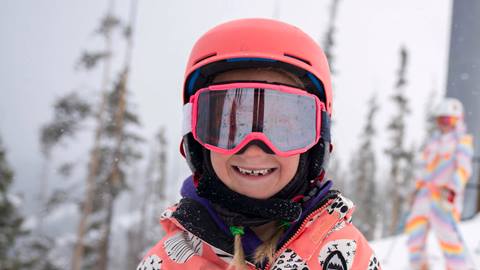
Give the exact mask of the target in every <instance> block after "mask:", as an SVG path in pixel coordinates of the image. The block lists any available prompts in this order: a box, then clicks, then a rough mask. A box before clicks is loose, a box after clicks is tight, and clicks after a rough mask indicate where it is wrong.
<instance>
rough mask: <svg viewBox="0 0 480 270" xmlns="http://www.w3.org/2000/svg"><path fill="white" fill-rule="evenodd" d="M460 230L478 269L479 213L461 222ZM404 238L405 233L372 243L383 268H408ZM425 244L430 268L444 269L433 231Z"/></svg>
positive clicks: (388, 269)
mask: <svg viewBox="0 0 480 270" xmlns="http://www.w3.org/2000/svg"><path fill="white" fill-rule="evenodd" d="M460 231H461V232H462V235H463V238H464V240H465V242H466V244H467V247H468V255H469V256H470V257H471V258H473V261H474V262H475V266H476V268H475V269H480V215H477V216H476V217H475V218H473V219H471V220H469V221H465V222H462V224H461V225H460ZM406 240H407V238H406V235H400V236H397V237H390V238H385V239H382V240H378V241H375V242H373V243H372V245H373V248H374V249H375V253H376V254H377V256H378V258H379V259H380V261H381V262H382V268H383V269H384V270H408V269H410V267H409V265H408V253H407V245H406ZM427 245H428V246H427V249H428V254H429V264H430V269H434V270H440V269H445V266H444V265H445V264H444V260H443V256H442V253H441V251H440V248H439V246H438V242H437V240H436V238H435V235H434V233H433V232H430V234H429V236H428V244H427Z"/></svg>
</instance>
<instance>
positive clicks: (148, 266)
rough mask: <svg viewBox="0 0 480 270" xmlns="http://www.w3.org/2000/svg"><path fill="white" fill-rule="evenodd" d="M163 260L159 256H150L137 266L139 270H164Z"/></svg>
mask: <svg viewBox="0 0 480 270" xmlns="http://www.w3.org/2000/svg"><path fill="white" fill-rule="evenodd" d="M162 262H163V261H162V259H160V258H159V257H158V256H157V255H152V256H148V257H147V258H145V259H144V260H143V261H142V262H140V264H139V265H138V266H137V270H160V269H162Z"/></svg>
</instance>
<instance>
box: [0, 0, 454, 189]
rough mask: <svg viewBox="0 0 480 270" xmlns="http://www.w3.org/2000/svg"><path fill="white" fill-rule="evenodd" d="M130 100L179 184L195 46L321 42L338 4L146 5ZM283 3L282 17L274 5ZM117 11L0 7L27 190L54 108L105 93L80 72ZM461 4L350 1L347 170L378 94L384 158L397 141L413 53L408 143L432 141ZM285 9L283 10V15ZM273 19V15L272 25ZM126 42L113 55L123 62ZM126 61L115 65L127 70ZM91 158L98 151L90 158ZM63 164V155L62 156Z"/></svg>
mask: <svg viewBox="0 0 480 270" xmlns="http://www.w3.org/2000/svg"><path fill="white" fill-rule="evenodd" d="M139 2H140V3H139V10H138V15H137V16H138V18H137V25H136V33H135V34H134V35H135V36H134V38H135V41H134V42H135V47H134V53H133V66H132V78H131V82H130V89H131V90H132V93H131V95H132V98H133V99H132V100H133V102H134V104H135V108H136V110H137V112H138V113H139V115H140V118H141V120H142V122H143V126H142V132H143V134H144V136H145V137H147V138H151V137H152V136H153V135H154V134H155V132H156V131H157V129H158V128H159V127H160V126H165V127H166V128H167V134H168V140H169V142H170V145H169V147H170V149H171V151H170V153H169V161H170V167H171V168H170V177H171V178H173V179H178V178H182V177H184V176H186V175H187V174H188V169H187V167H186V166H185V164H184V162H183V161H182V159H181V157H180V155H179V154H178V143H179V141H180V130H181V118H182V116H181V100H180V96H181V95H180V93H181V85H182V79H183V72H184V65H185V63H186V60H187V56H188V53H189V50H190V48H191V46H192V45H193V43H194V41H195V39H197V38H198V37H199V36H200V35H201V34H202V33H204V32H205V31H206V30H208V29H209V28H211V27H212V26H214V25H216V24H218V23H220V22H224V21H227V20H230V19H235V18H243V17H266V18H272V17H273V16H276V17H277V18H278V19H281V20H284V21H286V22H288V23H291V24H294V25H296V26H298V27H300V28H301V29H303V30H304V31H305V32H307V33H308V34H310V35H311V36H312V37H313V38H314V39H315V40H318V41H321V40H322V39H323V37H324V35H325V31H326V27H327V23H326V22H327V21H328V8H329V5H330V3H331V1H327V0H322V1H319V0H311V1H307V0H301V1H300V0H297V1H287V0H284V1H276V2H275V1H272V0H271V1H267V0H263V1H258V0H257V1H254V0H242V1H239V0H237V1H232V0H203V1H194V0H191V1H186V0H183V1H181V0H175V1H174V0H171V1H166V0H162V1H158V0H157V1H155V0H142V1H139ZM116 3H117V4H116V6H115V13H116V14H117V15H118V16H120V17H123V18H127V15H128V7H129V1H127V0H118V1H117V2H116ZM275 3H276V6H275ZM106 6H107V1H99V0H84V1H61V0H56V1H54V0H45V1H33V0H30V1H26V0H6V1H2V6H1V8H0V36H1V42H0V59H1V61H0V136H1V137H2V138H3V142H4V144H5V145H6V146H7V149H8V159H9V161H10V163H11V164H12V166H13V168H14V170H15V173H16V179H17V181H16V182H17V184H16V187H17V189H18V190H20V189H32V190H34V189H36V188H38V177H39V175H40V172H41V165H42V156H41V154H40V152H39V145H38V130H39V128H40V126H41V125H42V124H44V123H45V122H47V121H48V120H49V119H51V117H52V108H51V105H52V104H53V102H54V100H55V98H57V97H59V96H61V95H62V94H64V93H66V92H68V91H71V90H73V89H80V90H81V91H82V93H85V94H86V95H91V96H94V95H96V94H98V87H99V85H100V75H99V73H100V72H99V70H95V71H93V72H90V73H85V72H80V71H76V70H75V69H74V67H75V63H76V61H77V60H78V57H79V55H80V54H81V52H82V51H83V50H85V49H101V48H102V43H101V40H100V39H99V38H98V37H95V35H94V34H93V32H94V30H95V29H96V27H97V25H98V21H99V19H100V18H101V17H102V15H103V14H104V12H105V10H106ZM450 8H451V1H449V0H424V1H418V0H389V1H385V0H383V1H382V0H362V1H355V0H342V1H340V5H339V10H338V18H337V34H336V36H335V41H336V46H335V48H334V54H335V63H334V65H335V69H336V70H338V74H337V75H336V76H335V77H334V78H333V82H334V113H335V116H334V118H335V122H336V124H335V128H334V130H333V138H334V143H335V149H336V151H337V153H338V155H339V157H340V159H341V160H342V163H343V165H348V161H349V158H350V157H349V153H351V152H352V151H353V150H354V148H355V147H356V143H357V136H358V134H359V133H360V129H361V127H362V125H363V123H364V120H365V114H366V104H367V100H368V99H369V98H370V96H371V95H372V94H373V93H377V94H378V97H379V101H380V106H381V110H380V115H379V117H378V121H377V129H378V130H379V131H380V132H381V134H379V135H378V136H377V138H378V140H377V150H378V151H381V150H382V147H383V146H384V144H385V142H386V140H387V138H388V136H387V135H385V134H384V130H385V126H386V121H387V119H388V118H389V116H391V114H392V113H393V111H392V109H391V103H390V100H389V98H388V97H389V96H390V95H391V94H392V91H393V86H394V83H395V75H396V71H397V68H398V65H399V50H400V47H401V46H405V47H406V48H407V49H408V51H409V53H410V54H409V56H410V61H409V63H408V69H407V80H408V86H407V88H406V89H405V91H406V93H407V95H408V97H409V98H410V102H411V107H412V110H413V112H412V116H411V117H410V118H409V123H410V124H409V126H408V129H409V137H408V141H409V142H413V141H416V142H420V140H421V139H422V138H423V132H422V131H421V130H422V127H423V114H424V111H423V110H424V104H425V102H426V99H427V97H428V95H429V94H430V92H431V90H432V88H435V89H437V90H438V92H439V95H440V94H443V93H444V91H445V89H444V86H445V81H446V72H447V69H446V65H447V59H448V57H447V56H448V39H449V30H450V16H451V14H450V13H451V11H450ZM275 10H276V11H275ZM274 14H275V15H274ZM119 44H120V43H115V51H116V52H121V50H122V48H123V47H121V46H120V45H119ZM119 59H121V54H120V55H119V56H117V60H116V61H120V60H119ZM87 150H88V149H87ZM56 158H57V159H60V160H61V159H62V156H61V155H60V156H59V155H58V154H57V156H56Z"/></svg>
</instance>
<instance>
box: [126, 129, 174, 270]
mask: <svg viewBox="0 0 480 270" xmlns="http://www.w3.org/2000/svg"><path fill="white" fill-rule="evenodd" d="M151 149H152V151H151V154H150V158H149V162H148V165H147V168H146V171H145V177H144V179H146V181H145V183H144V184H143V187H144V189H143V191H142V194H141V199H140V200H141V206H140V215H139V220H138V222H135V223H133V224H132V226H131V227H130V228H129V230H128V232H127V239H128V242H129V243H130V245H129V246H128V249H127V258H128V260H127V263H128V264H129V268H128V269H134V268H135V266H136V265H137V263H138V262H139V261H140V259H141V256H143V254H144V252H145V250H146V249H147V248H148V247H151V246H153V245H154V244H155V242H156V239H158V238H159V237H161V235H162V234H163V233H164V232H163V231H162V230H160V228H159V226H158V217H159V216H160V214H161V212H162V211H163V210H164V207H165V206H166V205H165V202H166V197H167V193H166V190H165V188H166V171H167V141H166V138H165V129H164V128H161V129H160V130H159V131H158V133H157V135H156V136H155V141H154V145H153V146H152V147H151Z"/></svg>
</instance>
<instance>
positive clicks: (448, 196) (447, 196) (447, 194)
mask: <svg viewBox="0 0 480 270" xmlns="http://www.w3.org/2000/svg"><path fill="white" fill-rule="evenodd" d="M440 197H441V199H442V201H444V202H449V203H451V204H453V203H454V202H455V191H453V190H451V189H450V188H448V187H445V186H444V187H441V188H440Z"/></svg>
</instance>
